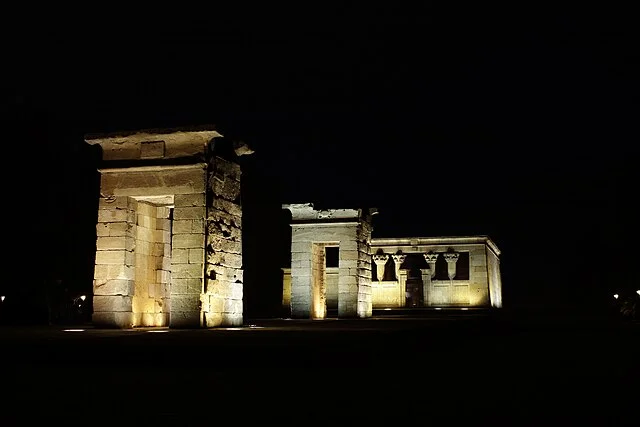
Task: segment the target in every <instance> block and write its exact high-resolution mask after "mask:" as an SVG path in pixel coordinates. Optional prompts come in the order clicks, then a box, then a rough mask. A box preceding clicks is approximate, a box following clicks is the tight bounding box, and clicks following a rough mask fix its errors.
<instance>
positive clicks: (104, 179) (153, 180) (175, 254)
mask: <svg viewBox="0 0 640 427" xmlns="http://www.w3.org/2000/svg"><path fill="white" fill-rule="evenodd" d="M219 137H221V135H220V134H219V133H218V132H216V131H215V130H213V129H201V130H156V131H139V132H131V133H121V134H110V135H88V136H86V137H85V140H86V141H87V142H88V143H90V144H98V145H100V147H101V149H102V160H103V162H102V163H103V165H102V167H101V168H100V169H99V171H100V175H101V182H100V203H99V211H98V224H97V247H96V262H95V274H94V278H95V280H94V295H93V299H94V312H93V317H92V319H93V322H94V324H96V325H97V326H105V327H119V328H129V327H135V326H163V325H167V324H168V325H169V326H170V327H176V328H192V327H201V326H206V327H209V326H220V325H237V324H241V323H242V280H243V279H242V250H241V248H242V240H241V237H242V234H241V218H242V216H241V206H240V197H239V194H240V166H239V165H238V163H237V157H239V156H240V155H244V154H251V152H252V151H251V150H249V149H248V148H247V147H246V146H245V145H243V144H234V145H231V143H230V142H229V143H227V142H226V141H224V142H218V143H217V145H216V141H214V138H219Z"/></svg>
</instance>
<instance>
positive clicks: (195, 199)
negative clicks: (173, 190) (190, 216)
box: [174, 193, 205, 217]
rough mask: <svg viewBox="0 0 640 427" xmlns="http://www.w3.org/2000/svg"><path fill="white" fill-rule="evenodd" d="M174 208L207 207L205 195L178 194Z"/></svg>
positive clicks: (175, 197)
mask: <svg viewBox="0 0 640 427" xmlns="http://www.w3.org/2000/svg"><path fill="white" fill-rule="evenodd" d="M174 206H175V208H176V209H177V208H182V207H194V206H205V194H204V193H194V194H176V195H175V196H174ZM174 214H175V212H174ZM203 217H204V215H203Z"/></svg>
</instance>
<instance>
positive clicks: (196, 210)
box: [173, 206, 206, 220]
mask: <svg viewBox="0 0 640 427" xmlns="http://www.w3.org/2000/svg"><path fill="white" fill-rule="evenodd" d="M205 215H206V208H205V207H204V206H195V207H184V208H175V209H174V210H173V219H174V220H181V219H204V218H205Z"/></svg>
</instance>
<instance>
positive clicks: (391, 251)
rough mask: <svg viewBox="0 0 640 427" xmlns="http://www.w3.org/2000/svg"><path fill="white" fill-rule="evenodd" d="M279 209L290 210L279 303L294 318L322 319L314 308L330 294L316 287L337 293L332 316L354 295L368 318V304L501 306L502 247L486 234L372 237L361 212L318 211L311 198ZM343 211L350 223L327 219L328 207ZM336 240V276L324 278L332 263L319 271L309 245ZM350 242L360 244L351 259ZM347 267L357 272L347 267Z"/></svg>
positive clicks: (345, 313)
mask: <svg viewBox="0 0 640 427" xmlns="http://www.w3.org/2000/svg"><path fill="white" fill-rule="evenodd" d="M284 207H285V208H286V209H289V210H290V211H291V212H292V225H291V226H292V243H291V260H292V264H291V268H290V269H283V307H284V308H285V312H289V313H290V314H291V316H292V317H311V318H322V317H323V316H319V315H318V314H317V313H318V312H317V311H316V312H314V311H313V306H314V304H327V306H329V305H328V304H329V302H328V301H329V299H328V298H325V299H326V300H327V301H326V302H323V300H322V299H321V298H320V297H318V296H317V295H316V294H317V291H316V289H318V290H320V291H319V292H321V293H323V295H324V294H326V295H336V294H337V295H338V307H339V308H340V307H343V309H342V310H338V313H337V315H338V317H348V316H349V315H352V314H353V312H352V311H350V309H352V308H353V305H348V304H353V301H354V300H355V296H354V295H355V294H357V295H358V299H357V301H358V302H357V303H356V314H357V315H358V316H360V317H368V316H370V315H371V310H372V309H373V308H394V307H462V308H464V307H487V308H488V307H495V308H499V307H502V282H501V276H500V259H499V257H500V250H499V249H498V247H497V246H496V244H495V243H494V242H493V241H492V240H491V239H490V238H489V237H487V236H463V237H428V238H419V237H412V238H372V237H371V231H372V229H371V221H370V217H369V218H367V220H366V221H365V220H362V219H361V218H363V217H362V216H361V215H362V213H361V212H360V211H356V210H351V211H349V210H331V211H316V210H314V209H313V205H311V204H303V205H284ZM347 211H349V214H348V215H349V216H350V217H351V218H352V219H353V222H351V223H348V222H344V223H335V222H334V223H332V222H327V218H330V217H331V215H332V214H333V213H334V212H340V213H341V214H343V215H345V216H346V215H347V214H346V212H347ZM337 220H338V219H334V220H333V221H337ZM360 223H362V224H366V226H363V227H361V231H360V234H358V233H357V232H356V231H355V228H356V227H357V224H360ZM354 234H355V235H356V238H355V239H354V237H353V236H354ZM338 240H339V241H340V242H341V243H340V245H339V246H340V268H339V277H338V279H337V280H329V277H331V276H330V275H329V274H328V272H329V271H330V270H331V269H330V268H324V270H323V271H322V269H321V267H320V266H319V264H318V262H319V261H316V262H314V261H313V260H314V253H315V252H314V250H315V247H314V246H313V245H323V244H324V245H327V244H333V245H335V244H336V242H337V241H338ZM343 248H344V249H343ZM352 248H357V249H358V255H357V256H358V259H357V263H355V262H353V261H352V258H353V259H355V256H356V255H355V253H352V252H351V251H352V250H354V249H352ZM343 250H344V251H345V252H346V253H345V254H342V251H343ZM351 265H356V267H355V268H357V269H358V270H353V271H352V270H349V268H350V267H347V266H351ZM371 266H375V268H374V269H373V270H372V268H371ZM321 275H323V277H322V278H321V279H320V280H318V279H317V277H320V276H321ZM320 283H321V285H320ZM354 284H357V286H354ZM325 313H326V311H325Z"/></svg>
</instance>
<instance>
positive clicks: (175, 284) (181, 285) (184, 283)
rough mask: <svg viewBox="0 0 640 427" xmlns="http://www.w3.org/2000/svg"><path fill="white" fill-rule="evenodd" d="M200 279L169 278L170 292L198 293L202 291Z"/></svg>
mask: <svg viewBox="0 0 640 427" xmlns="http://www.w3.org/2000/svg"><path fill="white" fill-rule="evenodd" d="M202 282H203V281H202V279H199V278H191V279H176V278H173V279H172V280H171V292H172V294H174V295H180V294H200V293H201V292H202Z"/></svg>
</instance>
